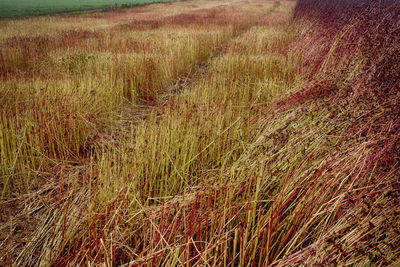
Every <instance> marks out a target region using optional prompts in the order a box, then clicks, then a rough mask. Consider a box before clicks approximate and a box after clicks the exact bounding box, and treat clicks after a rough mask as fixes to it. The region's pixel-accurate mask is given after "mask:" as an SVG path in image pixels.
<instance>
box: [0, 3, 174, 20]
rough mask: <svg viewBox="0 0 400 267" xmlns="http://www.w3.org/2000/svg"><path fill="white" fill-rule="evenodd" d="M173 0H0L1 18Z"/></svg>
mask: <svg viewBox="0 0 400 267" xmlns="http://www.w3.org/2000/svg"><path fill="white" fill-rule="evenodd" d="M170 1H171V0H35V1H33V0H0V18H7V17H17V16H29V15H44V14H53V13H59V12H69V11H80V10H89V9H103V8H104V9H106V8H110V7H114V6H118V7H131V6H135V5H141V4H147V3H155V2H170Z"/></svg>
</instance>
